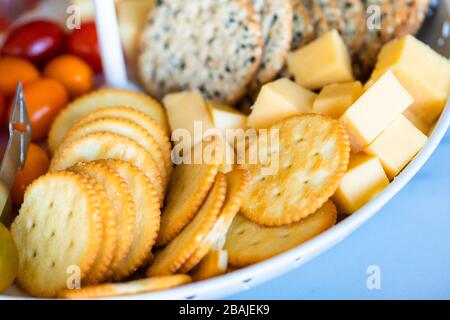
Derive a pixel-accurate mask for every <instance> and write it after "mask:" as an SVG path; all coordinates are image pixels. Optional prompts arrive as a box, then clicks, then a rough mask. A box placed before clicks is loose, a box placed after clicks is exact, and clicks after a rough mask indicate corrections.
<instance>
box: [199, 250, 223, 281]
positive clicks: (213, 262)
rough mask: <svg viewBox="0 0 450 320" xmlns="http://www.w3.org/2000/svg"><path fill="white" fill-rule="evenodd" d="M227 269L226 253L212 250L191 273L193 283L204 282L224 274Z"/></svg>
mask: <svg viewBox="0 0 450 320" xmlns="http://www.w3.org/2000/svg"><path fill="white" fill-rule="evenodd" d="M227 269H228V252H227V251H225V250H213V251H211V252H210V253H208V255H207V256H206V257H205V258H203V260H202V261H201V262H200V263H199V264H198V266H197V267H196V268H195V269H194V270H193V272H192V278H193V279H194V280H195V281H200V280H205V279H209V278H213V277H217V276H220V275H222V274H225V273H226V272H227Z"/></svg>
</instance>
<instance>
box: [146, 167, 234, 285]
mask: <svg viewBox="0 0 450 320" xmlns="http://www.w3.org/2000/svg"><path fill="white" fill-rule="evenodd" d="M226 191H227V180H226V178H225V176H224V175H223V174H222V173H218V174H217V176H216V180H215V182H214V185H213V187H212V189H211V190H210V192H209V194H208V197H207V198H206V200H205V202H204V203H203V205H202V206H201V208H200V209H199V210H198V212H197V213H196V215H195V217H194V219H193V220H192V221H191V222H190V223H189V224H188V225H187V226H186V227H185V228H184V229H183V231H181V233H180V234H179V235H178V236H176V237H175V239H173V240H172V241H170V242H169V244H168V245H167V246H166V247H165V248H164V249H162V250H161V251H160V252H158V253H157V254H156V255H155V260H154V261H153V263H152V265H151V266H150V268H149V269H148V270H147V276H148V277H152V276H160V275H169V274H173V273H176V272H177V270H178V269H179V268H181V266H182V265H183V264H184V263H185V262H186V260H187V259H189V257H190V256H191V255H192V254H193V253H194V251H195V250H197V249H198V246H199V245H200V243H201V239H202V238H203V237H204V236H205V235H206V234H207V233H208V232H209V231H210V230H211V228H212V227H213V225H214V222H215V221H216V220H217V216H218V215H219V213H220V210H221V208H222V206H223V203H224V201H225V196H226Z"/></svg>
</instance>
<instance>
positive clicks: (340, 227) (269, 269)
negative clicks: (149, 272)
mask: <svg viewBox="0 0 450 320" xmlns="http://www.w3.org/2000/svg"><path fill="white" fill-rule="evenodd" d="M432 3H434V5H435V6H436V7H435V9H434V15H433V16H432V17H429V18H428V19H427V22H426V23H425V25H424V27H423V29H422V31H421V33H420V34H419V38H421V40H423V41H425V42H427V43H428V44H430V45H431V46H432V47H433V48H434V49H435V50H437V51H439V52H441V53H442V54H444V55H445V56H446V57H448V56H449V53H450V42H449V40H448V36H449V33H450V25H449V23H450V21H449V19H450V0H442V1H440V2H439V4H438V2H437V1H432ZM449 125H450V101H447V104H446V107H445V108H444V110H443V112H442V114H441V116H440V118H439V120H438V122H437V124H436V126H435V129H434V130H433V132H432V133H431V135H430V137H429V139H428V142H427V144H426V145H425V146H424V148H423V149H422V150H421V151H420V152H419V154H418V155H417V156H416V157H415V158H414V160H413V161H412V162H411V163H410V164H409V165H408V166H407V167H406V168H405V169H404V170H403V172H402V173H401V174H400V175H399V176H398V177H396V178H395V180H394V181H393V182H392V183H391V184H390V185H389V186H388V187H387V188H386V189H385V190H383V192H381V193H380V194H379V195H378V196H377V197H376V198H374V199H373V200H372V201H370V202H369V203H368V204H366V205H365V206H364V207H362V208H361V209H360V210H358V211H357V212H355V213H354V214H353V215H351V216H350V217H348V218H347V219H345V220H343V221H341V222H340V223H339V224H337V225H336V226H334V227H333V228H331V229H329V230H327V231H326V232H324V233H322V234H321V235H319V236H317V237H315V238H314V239H312V240H310V241H308V242H306V243H304V244H302V245H300V246H298V247H296V248H294V249H292V250H290V251H287V252H285V253H283V254H280V255H278V256H276V257H273V258H271V259H268V260H266V261H263V262H260V263H258V264H255V265H252V266H249V267H246V268H243V269H239V270H236V271H234V272H231V273H228V274H225V275H223V276H219V277H216V278H213V279H209V280H205V281H200V282H196V283H192V284H189V285H184V286H182V287H178V288H174V289H170V290H165V291H159V292H154V293H146V294H139V295H128V296H121V297H113V298H112V299H138V300H142V299H152V300H168V299H188V300H190V299H218V298H223V297H226V296H229V295H231V294H234V293H237V292H240V291H244V290H248V289H250V288H251V287H254V286H257V285H258V284H261V283H263V282H266V281H269V280H272V279H275V278H277V277H279V276H281V275H282V274H285V273H287V272H289V271H292V270H294V269H296V268H299V267H300V266H302V265H303V264H305V263H306V262H308V261H310V260H312V259H313V258H315V257H317V256H318V255H320V254H322V253H323V252H325V251H326V250H328V249H330V248H332V247H333V246H335V245H336V244H338V243H340V242H342V241H343V240H344V239H345V238H346V237H347V236H349V235H350V234H351V233H352V232H353V231H355V230H356V229H358V228H359V227H360V226H361V225H362V224H364V223H365V222H366V221H368V220H369V219H370V218H371V217H372V216H374V215H375V214H376V213H377V212H378V211H379V210H380V209H381V208H382V207H383V206H384V205H385V204H386V203H388V202H389V201H390V200H391V199H392V198H393V197H394V196H395V195H396V194H397V193H398V192H399V191H400V190H401V189H402V188H403V187H404V186H405V185H406V184H407V183H408V182H409V181H410V180H411V179H412V178H413V177H414V176H415V175H416V173H417V172H418V171H419V170H420V169H421V168H422V166H423V165H424V164H425V163H426V162H427V160H428V159H429V158H430V156H431V155H432V154H433V152H434V151H435V149H436V148H437V146H438V145H439V143H440V142H441V140H442V138H443V137H444V135H445V133H446V131H447V129H448V127H449ZM0 299H32V298H30V297H28V296H25V295H24V294H23V293H22V292H21V291H20V290H19V289H18V288H16V287H12V288H10V289H9V290H8V291H7V292H6V294H5V295H0Z"/></svg>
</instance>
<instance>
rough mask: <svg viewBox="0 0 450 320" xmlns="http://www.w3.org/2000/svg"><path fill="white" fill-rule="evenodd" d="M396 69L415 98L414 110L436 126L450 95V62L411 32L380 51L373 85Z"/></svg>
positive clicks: (398, 75)
mask: <svg viewBox="0 0 450 320" xmlns="http://www.w3.org/2000/svg"><path fill="white" fill-rule="evenodd" d="M389 69H390V70H392V72H393V73H394V74H395V76H396V77H397V78H398V80H399V81H400V82H401V84H402V85H403V86H404V87H405V88H406V90H408V92H409V93H410V94H411V95H412V96H413V98H414V104H413V105H411V107H410V108H411V110H412V111H413V112H414V113H415V114H416V115H418V116H419V117H420V118H422V119H423V120H424V121H425V123H426V124H428V125H432V124H433V122H434V121H436V119H437V118H438V116H439V115H440V113H441V112H442V109H443V108H444V106H445V103H446V101H447V98H448V94H449V88H450V63H449V61H448V60H447V58H445V57H443V56H441V55H439V54H438V53H437V52H436V51H434V50H433V49H431V48H430V47H429V46H427V45H426V44H425V43H423V42H421V41H419V40H417V39H416V38H414V37H413V36H411V35H407V36H404V37H402V38H400V39H398V40H394V41H391V42H390V43H388V44H386V45H385V46H384V47H383V49H382V50H381V52H380V55H379V57H378V62H377V65H376V67H375V70H374V72H373V74H372V76H371V79H370V80H369V82H368V83H367V84H366V86H365V88H369V87H370V86H371V85H372V84H373V83H374V82H375V81H376V80H377V79H378V78H379V77H380V76H381V75H383V74H384V73H385V72H386V71H387V70H389Z"/></svg>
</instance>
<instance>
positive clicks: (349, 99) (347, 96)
mask: <svg viewBox="0 0 450 320" xmlns="http://www.w3.org/2000/svg"><path fill="white" fill-rule="evenodd" d="M362 93H363V89H362V84H361V82H359V81H355V82H348V83H336V84H330V85H328V86H325V87H323V88H322V90H321V91H320V93H319V96H318V97H317V98H316V100H315V101H314V106H313V110H314V112H315V113H320V114H324V115H327V116H330V117H333V118H340V117H341V116H342V114H343V113H344V112H345V111H347V109H348V108H349V107H350V106H351V105H352V104H353V103H354V102H355V101H356V100H357V99H358V98H359V97H360V96H361V95H362Z"/></svg>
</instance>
